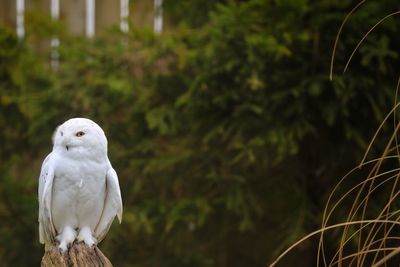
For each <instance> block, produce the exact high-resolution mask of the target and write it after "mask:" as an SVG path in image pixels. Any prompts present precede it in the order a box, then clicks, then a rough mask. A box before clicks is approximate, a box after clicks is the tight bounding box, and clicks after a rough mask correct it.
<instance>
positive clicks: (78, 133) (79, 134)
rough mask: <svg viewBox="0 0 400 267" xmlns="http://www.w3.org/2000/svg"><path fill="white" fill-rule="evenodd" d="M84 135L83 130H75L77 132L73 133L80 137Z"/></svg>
mask: <svg viewBox="0 0 400 267" xmlns="http://www.w3.org/2000/svg"><path fill="white" fill-rule="evenodd" d="M84 135H85V133H84V132H77V133H76V134H75V136H77V137H82V136H84Z"/></svg>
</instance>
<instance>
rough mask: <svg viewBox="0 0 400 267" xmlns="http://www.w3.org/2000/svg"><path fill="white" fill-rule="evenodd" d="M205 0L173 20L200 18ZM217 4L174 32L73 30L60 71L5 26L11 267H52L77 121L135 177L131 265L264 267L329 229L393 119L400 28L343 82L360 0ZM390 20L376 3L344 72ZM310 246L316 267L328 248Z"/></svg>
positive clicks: (0, 91)
mask: <svg viewBox="0 0 400 267" xmlns="http://www.w3.org/2000/svg"><path fill="white" fill-rule="evenodd" d="M197 2H199V3H198V4H193V5H189V4H183V5H182V6H180V5H173V3H172V2H171V3H170V4H168V1H167V4H168V5H170V6H168V5H167V9H166V10H169V9H170V10H171V11H170V12H171V14H177V15H176V17H177V18H178V17H179V16H181V17H185V16H186V14H187V13H188V10H190V12H193V13H196V12H197V11H198V9H197V8H198V6H199V5H200V3H203V2H204V1H197ZM197 2H196V3H197ZM216 2H219V1H213V4H209V5H208V4H207V6H204V10H201V12H199V13H200V14H206V15H207V16H205V17H202V16H199V17H196V18H193V21H190V18H189V17H188V18H187V19H188V21H187V23H186V25H185V26H184V27H183V28H182V29H181V28H179V27H177V28H176V30H175V31H174V32H171V34H170V35H167V36H161V37H160V36H154V35H153V34H152V33H151V32H146V31H144V30H140V29H132V30H131V31H130V32H129V34H127V35H123V34H121V33H118V32H109V33H107V34H106V35H104V36H101V37H99V38H97V39H95V40H84V39H80V38H76V37H71V36H67V35H66V34H65V33H64V35H63V36H62V40H61V47H60V53H61V65H60V69H59V70H58V71H57V72H52V71H51V70H50V69H49V66H48V65H49V64H48V59H47V58H43V55H42V56H38V55H35V54H33V53H32V51H31V50H30V49H29V48H28V47H26V44H24V43H22V42H18V41H17V39H16V38H15V36H14V35H13V34H11V33H10V32H8V31H7V30H4V29H1V30H0V44H1V45H0V110H1V113H0V127H1V131H0V137H1V138H2V149H1V151H0V156H1V158H0V159H1V164H0V170H1V173H2V176H1V179H0V216H1V219H2V224H1V226H0V235H1V236H2V239H1V241H0V246H1V247H0V260H1V262H3V263H7V264H8V265H10V266H31V265H32V266H33V265H37V264H38V262H39V260H40V257H41V254H42V249H41V246H40V245H39V244H38V238H37V224H36V220H37V219H36V216H37V215H36V213H37V212H36V210H37V205H36V187H37V176H38V173H39V168H40V163H41V161H42V160H43V159H44V157H45V155H46V153H48V152H49V151H50V149H51V143H50V138H51V135H52V131H53V130H54V129H55V128H56V126H57V125H58V124H60V123H62V122H63V121H64V120H66V119H68V118H70V117H76V116H83V117H88V118H92V119H94V120H95V121H97V122H98V123H99V124H100V125H101V126H102V127H103V129H104V130H105V132H106V134H107V136H108V139H109V146H110V148H109V156H110V159H111V161H112V162H113V165H114V166H115V168H116V170H117V172H118V174H119V176H120V184H121V189H122V196H123V202H124V216H123V223H122V225H120V226H115V227H112V229H111V231H110V233H109V235H108V236H107V238H106V240H105V241H104V242H103V243H102V244H101V248H102V249H103V250H104V251H105V254H106V255H107V256H109V257H110V259H111V260H112V261H113V263H114V265H115V266H251V265H254V266H262V265H265V264H267V263H268V261H270V260H271V259H272V257H273V256H276V253H278V252H279V250H281V249H282V248H284V247H286V246H287V245H288V244H290V243H291V242H293V241H294V240H296V239H298V238H299V237H300V236H301V235H302V234H304V232H305V231H307V230H310V229H313V228H316V227H317V226H318V224H319V219H320V212H321V211H322V207H323V203H324V201H325V200H326V195H327V194H328V193H329V192H330V190H331V185H332V184H335V181H337V179H338V178H339V177H340V176H341V175H342V174H344V173H345V170H347V168H349V167H350V166H353V165H355V164H356V162H357V161H358V160H359V159H360V156H361V153H362V152H363V149H365V146H366V144H367V143H368V140H369V138H370V137H371V136H372V134H373V132H374V130H375V129H376V127H377V125H378V124H379V122H380V121H381V120H382V118H383V117H384V115H385V113H386V112H387V111H389V110H390V107H391V101H392V95H393V94H394V86H395V81H396V79H395V74H396V70H395V69H394V66H395V64H393V62H394V61H395V60H396V59H397V56H398V55H397V53H398V52H397V51H396V49H395V47H396V46H395V45H394V44H396V42H397V41H398V40H397V39H398V37H397V35H396V34H395V33H396V30H397V28H396V25H395V24H393V23H391V22H390V21H388V23H385V24H383V25H382V27H381V28H379V30H378V31H377V32H376V33H375V34H373V35H371V36H370V37H369V38H367V41H366V43H365V44H364V45H363V46H361V48H360V49H359V51H358V52H357V53H356V57H355V58H354V59H353V63H352V64H351V65H350V69H349V72H348V74H345V75H342V76H339V77H335V78H334V80H333V81H332V82H331V81H329V80H328V67H329V61H330V56H331V54H330V51H331V48H332V46H333V43H334V38H335V36H336V31H337V29H338V27H339V26H340V23H341V21H342V20H343V18H344V16H345V14H346V12H348V11H349V10H350V6H349V3H346V1H337V3H335V1H318V3H311V2H310V1H305V0H299V1H293V0H291V1H283V0H281V1H263V0H249V1H222V2H219V3H216ZM388 2H390V1H388ZM391 2H393V3H387V5H386V7H390V5H395V1H391ZM168 8H169V9H168ZM385 12H386V13H388V11H387V9H385V7H383V6H382V5H378V4H376V3H373V4H369V5H366V6H365V8H363V9H362V10H360V11H359V12H358V13H356V14H355V15H354V16H353V17H352V18H351V20H350V22H349V26H348V27H347V28H346V33H345V34H346V37H345V38H342V39H341V40H340V42H339V51H338V55H337V61H336V62H337V65H335V70H340V69H341V68H343V66H344V64H345V60H346V56H347V55H348V54H350V53H349V51H351V49H352V47H354V46H355V45H356V43H357V41H358V40H359V39H360V36H362V34H363V32H365V31H366V30H368V28H369V27H371V26H372V25H373V24H374V23H375V22H376V21H377V20H378V19H377V20H376V21H375V20H372V19H371V20H369V19H367V18H369V17H368V16H367V15H368V14H371V13H372V14H374V15H376V16H377V18H379V16H381V17H382V14H385ZM178 14H179V16H178ZM31 19H32V21H33V22H32V23H33V24H34V23H38V24H40V23H44V22H43V21H46V20H44V19H40V18H39V17H35V16H33V15H32V16H31ZM366 21H368V22H369V21H370V23H369V25H365V24H366ZM46 23H47V22H46ZM57 27H59V26H58V25H50V26H48V29H47V30H46V29H43V28H40V27H38V26H37V25H36V26H35V25H33V26H32V32H31V33H30V35H29V36H30V38H33V39H34V38H35V34H36V35H38V36H42V37H43V36H49V35H48V34H50V33H52V32H53V31H55V30H56V29H57ZM187 27H193V28H191V29H190V30H188V28H187ZM34 29H42V30H43V31H38V32H35V30H34ZM360 29H363V30H364V31H362V30H360ZM303 249H304V251H306V252H304V253H303V254H302V259H304V266H309V264H311V263H310V262H309V261H310V260H311V259H312V256H313V250H312V249H313V246H308V247H307V246H306V247H304V248H303ZM16 252H18V253H17V254H16ZM22 252H23V253H24V254H25V255H26V256H25V257H19V256H18V255H20V253H22ZM291 260H292V261H291ZM290 261H291V263H288V266H294V265H293V264H294V262H296V261H295V258H293V259H291V258H289V262H290ZM298 264H299V263H298V261H297V262H296V266H299V265H298Z"/></svg>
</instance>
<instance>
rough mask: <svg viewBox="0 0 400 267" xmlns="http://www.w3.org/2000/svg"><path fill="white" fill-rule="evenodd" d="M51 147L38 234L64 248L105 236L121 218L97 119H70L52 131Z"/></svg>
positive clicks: (116, 186)
mask: <svg viewBox="0 0 400 267" xmlns="http://www.w3.org/2000/svg"><path fill="white" fill-rule="evenodd" d="M53 143H54V146H53V151H52V152H51V153H50V154H49V155H48V156H47V157H46V159H45V160H44V161H43V164H42V169H41V172H40V178H39V237H40V242H41V243H42V244H44V243H45V244H52V243H54V242H55V241H56V240H57V241H58V242H59V249H60V250H61V251H62V252H65V251H66V250H68V247H69V246H70V245H71V244H72V243H73V242H74V241H75V240H78V241H83V242H85V244H87V245H88V246H93V245H95V244H97V243H98V242H100V241H101V240H103V238H104V237H105V235H106V234H107V232H108V230H109V228H110V226H111V223H112V221H113V220H114V217H115V216H116V215H117V216H118V219H119V222H121V217H122V199H121V192H120V188H119V183H118V176H117V173H116V172H115V170H114V169H113V167H112V166H111V163H110V161H109V159H108V156H107V139H106V136H105V134H104V132H103V130H102V129H101V128H100V126H98V125H97V124H96V123H95V122H93V121H91V120H89V119H84V118H73V119H70V120H68V121H66V122H64V123H63V124H62V125H60V126H59V127H58V128H57V129H56V131H55V133H54V135H53Z"/></svg>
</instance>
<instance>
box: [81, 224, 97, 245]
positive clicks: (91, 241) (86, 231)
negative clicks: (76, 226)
mask: <svg viewBox="0 0 400 267" xmlns="http://www.w3.org/2000/svg"><path fill="white" fill-rule="evenodd" d="M78 241H79V242H81V241H83V242H85V244H86V245H87V246H89V247H92V246H93V245H95V244H96V243H97V240H96V238H94V237H93V235H92V230H90V227H88V226H85V227H83V228H81V230H80V231H79V235H78Z"/></svg>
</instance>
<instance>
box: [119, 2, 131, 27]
mask: <svg viewBox="0 0 400 267" xmlns="http://www.w3.org/2000/svg"><path fill="white" fill-rule="evenodd" d="M120 14H121V22H120V29H121V31H122V32H128V31H129V24H128V17H129V0H120Z"/></svg>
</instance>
